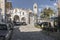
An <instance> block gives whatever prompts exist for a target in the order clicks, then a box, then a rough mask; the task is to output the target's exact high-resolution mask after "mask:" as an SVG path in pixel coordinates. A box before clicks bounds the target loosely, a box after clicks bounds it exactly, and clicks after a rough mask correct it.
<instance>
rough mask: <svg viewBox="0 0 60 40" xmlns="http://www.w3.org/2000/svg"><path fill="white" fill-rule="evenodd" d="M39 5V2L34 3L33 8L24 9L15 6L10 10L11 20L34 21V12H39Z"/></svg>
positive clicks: (28, 22)
mask: <svg viewBox="0 0 60 40" xmlns="http://www.w3.org/2000/svg"><path fill="white" fill-rule="evenodd" d="M37 10H38V7H37V4H36V3H34V5H33V10H31V9H24V8H14V9H12V10H10V11H9V12H8V14H11V17H10V18H11V20H12V21H13V20H19V21H20V22H26V23H27V24H30V23H33V22H34V16H33V15H34V14H37V13H38V12H37Z"/></svg>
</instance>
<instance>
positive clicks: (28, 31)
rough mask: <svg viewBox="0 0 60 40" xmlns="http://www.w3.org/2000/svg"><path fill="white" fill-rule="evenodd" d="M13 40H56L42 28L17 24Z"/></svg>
mask: <svg viewBox="0 0 60 40" xmlns="http://www.w3.org/2000/svg"><path fill="white" fill-rule="evenodd" d="M14 28H15V29H14V31H13V35H12V39H11V40H54V38H52V37H50V36H48V35H45V34H44V33H43V32H42V30H41V29H37V28H35V27H32V26H28V25H27V26H15V27H14Z"/></svg>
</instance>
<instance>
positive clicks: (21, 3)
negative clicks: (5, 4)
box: [9, 0, 56, 9]
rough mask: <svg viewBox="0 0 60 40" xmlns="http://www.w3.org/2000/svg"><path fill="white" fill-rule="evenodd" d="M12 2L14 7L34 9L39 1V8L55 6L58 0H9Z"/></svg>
mask: <svg viewBox="0 0 60 40" xmlns="http://www.w3.org/2000/svg"><path fill="white" fill-rule="evenodd" d="M9 1H11V2H12V5H13V8H26V9H28V8H30V9H33V4H34V3H37V5H38V8H42V7H45V6H47V5H48V6H53V5H54V3H55V2H56V0H9Z"/></svg>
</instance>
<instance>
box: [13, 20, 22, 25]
mask: <svg viewBox="0 0 60 40" xmlns="http://www.w3.org/2000/svg"><path fill="white" fill-rule="evenodd" d="M13 23H14V25H22V22H20V21H13Z"/></svg>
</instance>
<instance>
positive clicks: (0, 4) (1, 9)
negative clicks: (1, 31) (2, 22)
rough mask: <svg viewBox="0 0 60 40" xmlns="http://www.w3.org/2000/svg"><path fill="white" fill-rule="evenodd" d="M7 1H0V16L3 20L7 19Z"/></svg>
mask: <svg viewBox="0 0 60 40" xmlns="http://www.w3.org/2000/svg"><path fill="white" fill-rule="evenodd" d="M6 1H7V0H0V14H1V15H2V18H3V19H4V18H5V13H6V12H5V3H6Z"/></svg>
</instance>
